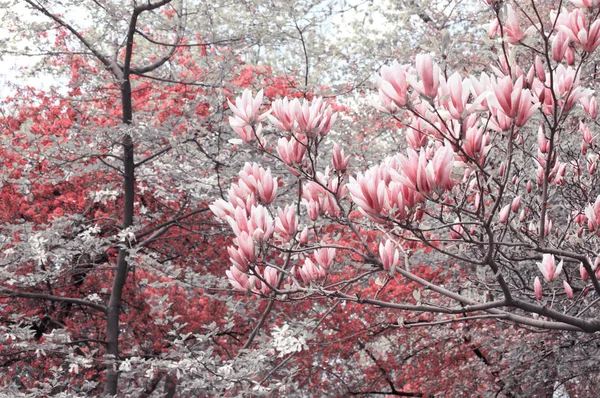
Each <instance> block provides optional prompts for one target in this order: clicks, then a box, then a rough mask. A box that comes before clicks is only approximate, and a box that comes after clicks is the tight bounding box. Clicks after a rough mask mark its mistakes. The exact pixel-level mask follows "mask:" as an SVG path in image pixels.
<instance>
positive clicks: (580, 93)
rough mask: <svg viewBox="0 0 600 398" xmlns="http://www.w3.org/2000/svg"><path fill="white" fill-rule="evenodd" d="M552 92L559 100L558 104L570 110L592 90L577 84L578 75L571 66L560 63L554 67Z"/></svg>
mask: <svg viewBox="0 0 600 398" xmlns="http://www.w3.org/2000/svg"><path fill="white" fill-rule="evenodd" d="M554 92H555V93H556V95H558V96H559V97H560V98H561V100H560V101H559V105H561V106H563V107H564V109H565V110H567V111H568V110H570V109H571V108H572V107H573V105H574V104H575V103H576V102H577V101H581V99H582V98H583V97H589V96H590V95H591V94H592V93H593V91H592V90H590V89H584V88H583V87H581V86H580V85H579V75H578V74H577V72H576V71H575V69H573V68H572V67H570V66H569V67H567V68H565V66H564V65H562V64H560V65H558V66H557V67H556V72H555V77H554Z"/></svg>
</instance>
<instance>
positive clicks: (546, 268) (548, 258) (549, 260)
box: [537, 253, 563, 282]
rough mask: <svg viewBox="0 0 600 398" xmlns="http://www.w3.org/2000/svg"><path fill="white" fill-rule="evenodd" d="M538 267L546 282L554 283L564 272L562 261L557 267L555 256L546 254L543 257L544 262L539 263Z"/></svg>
mask: <svg viewBox="0 0 600 398" xmlns="http://www.w3.org/2000/svg"><path fill="white" fill-rule="evenodd" d="M537 266H538V268H539V270H540V272H541V273H542V276H543V277H544V279H545V280H546V282H552V281H553V280H554V279H556V277H557V276H559V275H560V273H561V272H562V267H563V261H562V260H561V261H560V263H559V264H558V267H557V266H556V260H555V259H554V255H553V254H548V253H546V254H544V255H543V257H542V262H541V263H537Z"/></svg>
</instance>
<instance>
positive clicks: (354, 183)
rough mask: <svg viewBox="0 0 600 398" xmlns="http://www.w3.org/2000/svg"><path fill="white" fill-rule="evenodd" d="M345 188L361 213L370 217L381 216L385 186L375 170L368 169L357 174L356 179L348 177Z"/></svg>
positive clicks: (384, 198) (384, 199)
mask: <svg viewBox="0 0 600 398" xmlns="http://www.w3.org/2000/svg"><path fill="white" fill-rule="evenodd" d="M347 187H348V190H349V191H350V196H351V197H352V200H353V201H354V203H356V204H357V205H358V207H360V208H361V209H362V210H363V211H365V212H366V213H370V214H372V215H377V214H381V211H382V209H383V207H384V205H385V201H386V185H385V181H383V180H381V176H380V175H379V173H378V170H377V168H370V169H368V170H367V171H365V172H364V174H362V173H358V174H357V175H356V179H355V178H354V177H350V182H349V183H348V184H347Z"/></svg>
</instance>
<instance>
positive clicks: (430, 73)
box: [411, 54, 440, 99]
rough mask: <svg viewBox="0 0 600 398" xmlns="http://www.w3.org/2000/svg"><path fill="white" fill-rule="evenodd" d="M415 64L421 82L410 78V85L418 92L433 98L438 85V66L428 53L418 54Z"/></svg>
mask: <svg viewBox="0 0 600 398" xmlns="http://www.w3.org/2000/svg"><path fill="white" fill-rule="evenodd" d="M416 66H417V72H418V73H419V76H420V77H421V82H419V83H417V82H416V81H414V79H411V86H412V87H413V88H414V89H415V90H417V92H419V94H421V95H424V96H426V97H429V98H432V99H433V98H435V97H436V96H437V91H438V87H439V85H440V68H439V66H438V65H437V64H435V63H434V62H433V61H432V59H431V55H429V54H418V55H417V58H416Z"/></svg>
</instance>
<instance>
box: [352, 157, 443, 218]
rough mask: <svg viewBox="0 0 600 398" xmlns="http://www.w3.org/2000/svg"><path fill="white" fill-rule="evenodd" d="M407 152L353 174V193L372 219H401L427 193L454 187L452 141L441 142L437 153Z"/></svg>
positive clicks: (354, 197) (367, 215)
mask: <svg viewBox="0 0 600 398" xmlns="http://www.w3.org/2000/svg"><path fill="white" fill-rule="evenodd" d="M407 152H408V157H405V156H402V155H398V156H395V157H392V158H388V159H386V160H385V161H384V162H383V163H381V164H380V165H379V166H375V167H371V168H370V169H368V170H366V171H365V172H364V173H358V174H357V175H356V178H354V177H350V182H349V183H348V185H347V186H348V190H349V191H350V196H351V197H352V200H353V201H354V203H356V205H357V206H358V207H359V210H360V211H361V212H362V213H363V214H364V215H365V216H366V217H368V218H370V219H371V220H373V221H376V222H381V221H382V217H385V218H391V219H394V220H398V221H401V220H403V219H404V218H406V217H407V216H408V214H409V213H410V211H411V210H412V209H413V208H414V207H415V205H417V204H418V203H422V202H424V201H425V197H427V196H430V195H432V194H433V193H434V192H435V193H437V194H442V193H443V192H444V191H447V190H449V189H451V188H452V186H453V181H452V178H451V174H452V167H453V165H454V151H453V150H452V148H451V147H450V146H449V145H439V147H438V148H437V149H436V150H435V153H433V151H429V152H427V151H421V152H420V153H417V152H416V151H415V150H414V149H412V148H409V149H408V150H407Z"/></svg>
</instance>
